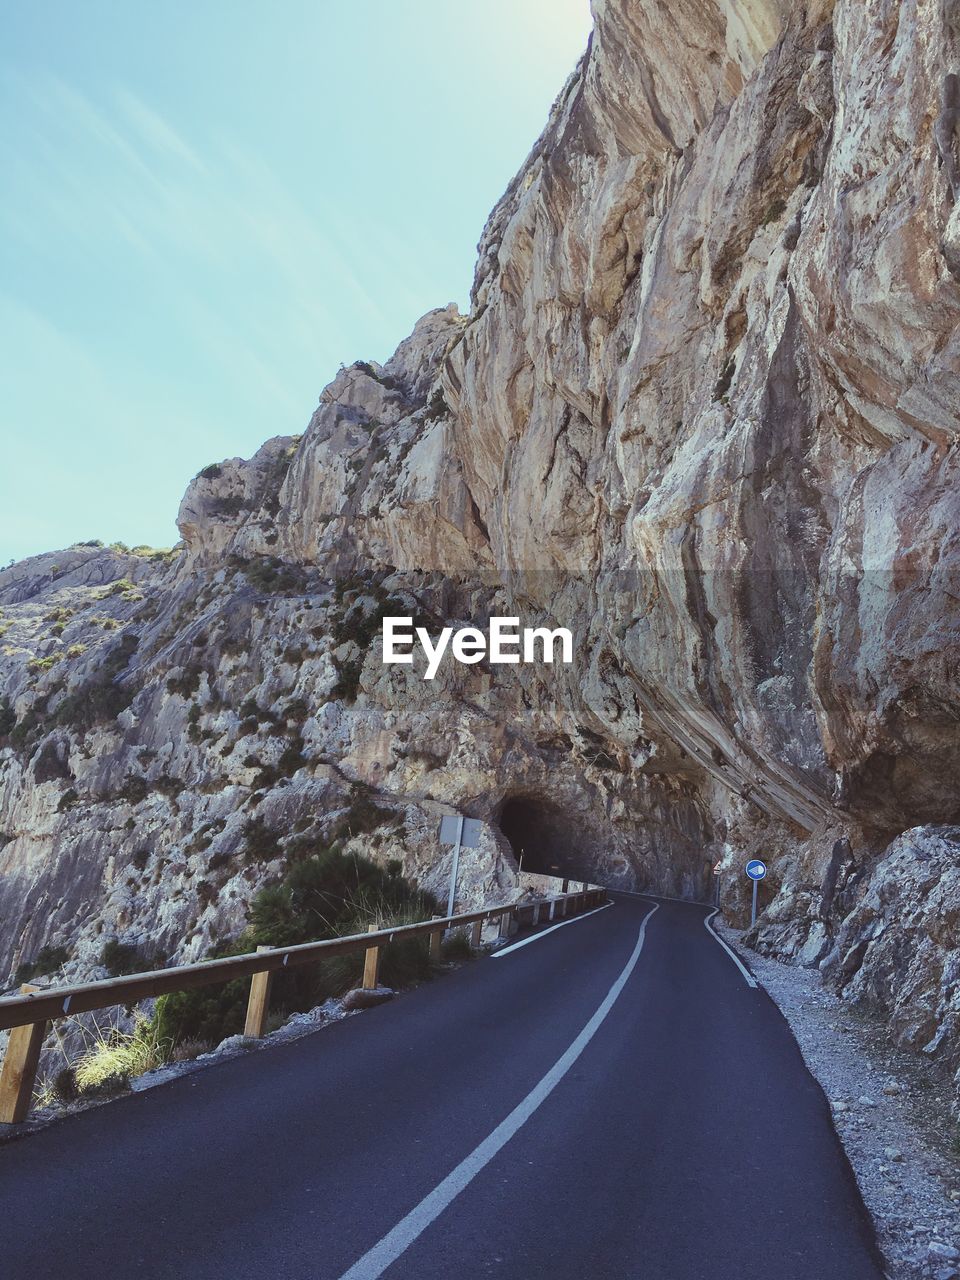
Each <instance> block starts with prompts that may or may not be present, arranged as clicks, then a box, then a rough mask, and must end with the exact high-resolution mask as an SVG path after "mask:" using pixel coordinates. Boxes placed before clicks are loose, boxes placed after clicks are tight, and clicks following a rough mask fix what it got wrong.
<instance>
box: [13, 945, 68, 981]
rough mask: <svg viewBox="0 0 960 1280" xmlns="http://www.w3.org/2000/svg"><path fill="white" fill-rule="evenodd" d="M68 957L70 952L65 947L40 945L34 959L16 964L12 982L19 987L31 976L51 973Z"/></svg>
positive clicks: (37, 976) (65, 961)
mask: <svg viewBox="0 0 960 1280" xmlns="http://www.w3.org/2000/svg"><path fill="white" fill-rule="evenodd" d="M69 959H70V952H69V951H68V950H67V948H66V947H51V946H46V947H41V948H40V950H39V951H38V952H37V955H36V958H35V959H33V960H25V961H23V963H22V964H20V965H18V967H17V970H16V972H15V973H14V975H13V981H14V984H15V985H16V986H18V987H19V986H20V984H21V983H23V982H30V981H31V980H32V979H33V978H39V977H42V976H43V975H44V974H47V973H53V972H54V971H55V970H57V969H59V968H60V967H61V965H65V964H66V963H67V961H68V960H69Z"/></svg>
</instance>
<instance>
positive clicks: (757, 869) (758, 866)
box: [745, 858, 767, 880]
mask: <svg viewBox="0 0 960 1280" xmlns="http://www.w3.org/2000/svg"><path fill="white" fill-rule="evenodd" d="M745 870H746V873H747V875H748V876H749V877H750V879H751V880H762V879H763V877H764V876H765V875H766V874H767V864H766V863H765V862H761V861H760V859H759V858H752V859H751V860H750V862H748V863H747V865H746V868H745Z"/></svg>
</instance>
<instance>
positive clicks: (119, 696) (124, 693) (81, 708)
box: [56, 631, 139, 733]
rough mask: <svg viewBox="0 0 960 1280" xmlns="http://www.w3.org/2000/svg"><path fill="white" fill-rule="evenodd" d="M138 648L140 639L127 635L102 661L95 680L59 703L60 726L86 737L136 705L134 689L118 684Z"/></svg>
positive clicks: (58, 719)
mask: <svg viewBox="0 0 960 1280" xmlns="http://www.w3.org/2000/svg"><path fill="white" fill-rule="evenodd" d="M138 644H139V640H138V638H137V637H136V636H135V635H133V634H132V633H131V632H129V631H126V632H124V634H123V635H122V636H121V637H120V639H119V640H118V642H117V643H116V644H115V645H114V646H113V648H112V649H110V650H109V651H108V652H107V654H106V656H105V657H104V659H103V662H102V664H101V666H100V670H99V672H98V673H97V675H96V676H94V677H93V679H91V680H88V681H87V682H86V683H84V684H82V685H80V686H79V687H78V688H76V689H75V690H74V691H73V692H72V693H69V694H67V696H66V697H65V698H64V699H63V701H62V702H61V703H60V705H59V707H58V708H57V713H56V719H57V723H58V724H61V725H65V726H67V727H69V728H73V729H75V730H76V731H77V732H78V733H85V732H86V731H87V730H88V729H92V728H93V726H94V725H95V724H98V723H100V722H101V721H105V720H115V719H116V718H117V716H118V715H119V714H120V712H121V711H125V710H126V709H127V707H129V705H130V703H131V702H132V701H133V697H134V693H135V692H136V690H135V689H132V688H130V687H129V686H126V685H123V684H121V683H120V682H119V680H120V674H121V672H122V671H123V670H124V668H125V667H126V666H127V664H128V663H129V661H130V658H131V657H132V655H133V653H134V651H135V650H136V648H137V645H138Z"/></svg>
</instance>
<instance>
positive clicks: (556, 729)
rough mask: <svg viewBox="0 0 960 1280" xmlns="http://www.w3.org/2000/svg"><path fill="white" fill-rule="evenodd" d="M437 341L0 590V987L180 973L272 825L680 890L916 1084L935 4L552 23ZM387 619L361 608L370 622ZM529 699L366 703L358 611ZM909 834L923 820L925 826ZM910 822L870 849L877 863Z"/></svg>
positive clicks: (736, 9)
mask: <svg viewBox="0 0 960 1280" xmlns="http://www.w3.org/2000/svg"><path fill="white" fill-rule="evenodd" d="M594 13H595V31H594V34H593V36H592V39H591V42H590V46H589V48H588V50H587V52H586V53H585V55H584V57H583V59H582V61H581V63H580V65H579V66H578V68H577V69H576V71H575V72H574V74H573V75H572V76H571V78H570V80H569V81H568V83H567V85H566V86H565V87H564V89H563V91H562V92H561V94H560V96H559V98H558V99H557V102H556V104H555V105H554V108H553V111H552V114H551V117H550V120H549V122H548V124H547V127H546V129H545V131H544V133H543V135H542V137H541V138H540V139H539V141H538V142H537V143H536V145H535V146H534V148H533V150H532V151H531V153H530V156H529V157H528V159H527V161H526V163H525V164H524V166H523V168H522V169H521V171H520V173H519V174H518V175H517V177H516V178H515V179H514V181H513V182H512V183H511V185H510V187H509V189H508V190H507V192H506V193H505V195H504V196H503V198H502V199H501V201H500V203H499V204H498V205H497V207H496V208H495V209H494V211H493V213H492V214H491V216H490V218H489V221H488V223H487V226H486V228H485V229H484V232H483V236H482V238H481V241H480V245H479V260H478V265H477V270H476V277H475V283H474V288H473V293H472V298H471V306H470V310H469V314H467V315H466V316H461V315H460V314H458V312H457V309H456V308H455V307H448V308H445V309H441V310H437V311H434V312H431V313H430V314H429V315H427V316H425V317H424V318H423V319H422V320H421V321H420V322H419V323H418V325H417V326H416V328H415V329H414V332H413V334H412V335H411V336H410V338H408V339H407V340H406V341H405V342H404V343H402V344H401V346H400V347H399V349H398V351H397V352H396V354H395V355H394V356H393V358H392V359H391V360H390V361H389V362H388V363H387V364H386V365H384V366H379V365H376V364H371V363H366V362H359V363H357V364H355V365H353V366H351V367H350V368H345V369H341V370H340V372H339V373H338V374H337V376H336V377H335V378H334V380H333V382H331V383H330V384H329V386H328V387H327V388H326V389H325V390H324V392H323V393H322V395H321V398H320V404H319V407H318V408H317V410H316V412H315V413H314V415H313V417H312V418H311V420H310V422H309V424H308V426H307V428H306V431H305V432H304V433H303V435H302V436H291V437H282V438H278V439H274V440H271V441H269V442H268V443H267V444H265V445H264V446H263V448H262V449H261V450H260V451H259V453H257V455H256V456H255V457H254V458H253V459H251V460H249V461H242V460H240V459H232V460H230V461H228V462H224V463H221V464H217V465H212V466H210V467H208V468H206V469H205V470H204V471H203V472H201V474H200V475H199V476H198V477H197V478H196V479H195V480H194V481H193V482H192V484H191V485H190V487H189V489H188V491H187V494H186V496H185V498H184V500H183V503H182V506H181V509H180V516H179V524H180V529H181V533H182V536H183V543H182V545H181V547H180V548H179V549H178V550H177V551H176V552H174V553H171V554H170V555H167V556H162V557H159V556H153V557H151V556H149V555H147V554H146V553H144V552H143V551H140V552H139V553H137V552H133V553H131V552H127V551H126V550H125V549H122V548H121V549H103V548H98V547H86V548H84V547H74V548H71V549H70V550H68V551H65V552H60V553H57V554H56V555H52V556H42V557H38V558H35V559H34V560H31V561H27V562H24V563H23V564H20V565H16V566H14V567H12V568H11V569H8V570H7V571H5V572H3V573H0V608H2V619H0V631H3V632H4V633H5V634H4V635H3V637H2V639H0V689H2V690H4V691H5V696H6V699H7V701H6V703H5V704H3V705H4V706H5V707H6V708H7V709H6V710H5V711H3V712H0V729H2V731H3V733H4V737H3V738H2V739H0V741H2V742H4V743H5V744H6V745H5V746H4V747H3V749H2V750H0V785H2V798H0V832H2V834H0V846H2V847H0V918H2V920H3V922H4V927H3V930H2V935H0V969H4V968H7V967H11V966H14V965H15V964H16V963H18V961H20V960H22V959H24V958H29V957H31V956H33V955H34V954H35V953H36V951H37V950H38V949H39V948H40V947H41V946H42V945H44V944H48V945H56V944H64V945H66V946H67V947H68V948H69V950H70V953H71V955H72V956H73V959H72V961H71V962H70V963H71V964H72V965H73V966H74V967H75V969H76V970H77V971H83V972H86V971H88V970H89V969H90V967H91V966H92V965H93V964H94V963H95V961H96V956H97V951H98V946H99V945H100V944H101V943H102V939H103V937H104V936H121V937H123V938H124V939H127V940H129V939H132V940H134V941H137V940H143V941H146V940H148V939H149V940H150V941H151V944H152V945H155V946H159V947H160V949H161V950H162V951H163V952H164V954H165V955H167V956H169V957H173V956H176V957H178V958H186V957H192V956H194V955H196V954H200V953H202V951H203V950H204V949H205V947H206V946H207V945H208V944H209V942H210V940H211V939H212V938H213V937H215V936H216V935H217V934H223V933H228V932H230V931H233V930H235V929H236V928H237V927H239V924H240V923H241V922H242V918H243V911H244V904H245V902H246V901H247V900H248V899H249V896H250V893H251V892H252V891H253V889H254V888H255V887H256V886H257V885H258V884H260V883H262V881H263V880H264V879H265V878H269V877H270V875H271V874H275V872H276V869H277V867H279V866H280V865H282V859H283V857H284V856H285V851H286V850H287V847H288V845H289V843H290V842H291V841H292V840H295V839H296V838H297V836H298V835H300V834H302V833H304V832H316V833H319V834H321V835H322V836H323V837H324V838H327V837H330V836H332V835H333V834H340V835H341V836H344V837H346V838H350V839H353V840H356V841H359V842H361V843H362V844H363V845H364V847H366V848H369V849H372V850H373V851H374V853H375V854H376V855H377V856H381V857H399V858H402V859H403V860H404V862H405V865H406V867H407V869H408V871H410V872H411V873H412V874H414V875H416V876H417V877H418V878H419V879H421V880H422V881H423V882H425V883H427V884H428V885H430V886H431V887H438V886H439V885H440V884H441V883H442V879H443V874H444V867H443V865H442V864H441V863H440V861H439V858H438V850H437V846H436V842H435V837H434V830H435V819H436V815H437V814H438V813H439V812H441V811H443V810H444V809H449V808H451V807H453V808H458V809H462V810H464V811H466V812H469V813H471V814H474V815H475V816H477V817H480V818H482V819H484V820H485V821H486V823H487V824H488V825H487V831H486V836H485V844H484V847H483V848H482V849H481V851H480V852H479V854H478V855H477V857H476V858H475V859H474V861H473V862H472V863H471V864H470V869H468V872H467V875H468V881H467V882H465V888H464V894H465V897H467V898H469V896H470V895H474V898H477V897H479V896H481V895H482V894H484V893H494V892H507V891H510V890H511V887H512V886H514V885H515V883H516V862H515V860H516V859H517V858H519V856H520V854H521V851H522V852H523V853H524V856H525V857H527V859H528V862H527V865H528V867H530V869H532V870H539V871H544V870H550V869H557V870H560V871H561V872H566V871H570V872H572V873H574V874H582V875H585V876H592V877H596V878H597V879H598V880H600V881H602V882H604V883H607V884H610V885H613V886H623V887H635V888H652V889H654V890H659V891H662V892H666V893H671V894H684V895H688V896H705V895H707V894H708V893H709V892H711V891H712V877H711V875H710V868H711V864H712V863H714V862H715V861H717V860H718V859H719V860H721V861H722V862H723V863H724V866H725V868H726V872H727V874H725V875H724V876H723V878H722V879H723V892H724V897H725V901H726V903H727V905H728V907H729V909H730V911H731V912H732V913H733V914H734V915H739V916H741V918H742V911H743V904H744V902H745V895H746V889H745V887H744V884H743V883H742V882H743V877H742V875H741V874H740V868H741V865H742V862H743V860H744V858H745V857H746V856H749V855H753V854H760V855H762V856H764V857H765V859H766V860H767V861H768V863H769V865H770V868H771V877H770V879H769V880H768V881H767V884H766V885H765V887H764V893H765V903H764V905H765V907H766V910H765V912H764V915H763V917H762V918H761V920H760V922H759V924H758V927H757V929H756V931H755V932H754V934H753V935H752V937H753V940H754V942H755V944H756V945H758V946H760V947H762V948H764V949H765V950H768V951H771V952H774V953H776V954H781V955H788V956H796V957H798V958H799V959H801V960H802V961H803V962H805V963H809V964H818V965H821V966H822V967H823V969H824V971H825V973H826V974H827V975H828V976H829V977H830V978H831V980H833V981H835V982H837V983H838V984H839V985H840V987H841V988H842V989H843V990H844V991H845V992H846V993H847V994H848V995H849V997H850V998H851V999H858V1000H866V1001H869V1002H870V1003H871V1004H873V1005H875V1006H876V1007H878V1008H879V1009H880V1010H881V1011H882V1012H884V1013H885V1014H887V1015H889V1017H890V1020H891V1026H892V1028H893V1030H894V1033H895V1034H896V1035H897V1036H899V1037H901V1038H904V1039H907V1040H909V1041H910V1043H912V1044H915V1045H916V1046H917V1047H918V1048H921V1049H924V1050H926V1051H927V1052H929V1053H930V1054H931V1055H934V1056H939V1057H941V1058H943V1060H944V1061H945V1062H947V1063H949V1064H950V1065H951V1066H953V1065H960V1062H958V1053H960V1024H958V1022H957V1010H956V985H957V964H958V960H957V955H958V947H960V924H958V915H960V913H958V907H957V891H956V890H957V875H958V872H960V853H958V849H960V844H958V838H960V825H956V824H960V791H958V787H957V781H956V779H957V777H958V769H960V689H958V680H957V677H958V661H960V643H958V642H960V580H958V573H957V569H958V563H960V524H958V518H957V517H958V511H960V498H958V487H957V486H958V479H960V450H958V448H957V440H958V435H960V394H958V392H960V338H958V334H960V327H958V319H960V212H958V207H957V205H956V204H955V197H956V195H957V194H958V192H960V182H958V177H957V175H958V172H960V168H958V166H960V157H958V146H960V139H958V136H957V133H958V125H960V105H958V103H960V91H958V89H957V84H958V82H957V80H956V78H955V76H956V74H957V72H958V71H960V7H958V6H957V4H955V3H954V0H888V2H886V0H885V2H882V3H877V4H870V5H864V4H862V3H861V0H836V3H833V2H832V0H808V2H807V3H802V2H800V0H744V3H741V4H737V5H731V4H729V3H727V0H676V3H671V4H670V5H668V6H667V5H662V4H660V3H658V2H656V0H595V4H594ZM401 606H402V607H401ZM394 611H398V612H401V613H410V614H413V615H415V616H417V617H418V619H420V620H421V622H422V623H423V624H424V625H427V626H428V627H432V628H437V627H439V626H441V625H447V624H450V623H455V622H458V621H459V622H463V623H468V622H482V621H483V620H484V619H485V618H487V617H488V616H489V615H491V614H496V613H500V614H511V615H514V614H515V615H518V616H520V617H521V618H522V619H523V621H524V622H525V623H526V624H528V625H538V624H541V623H545V622H549V623H550V624H551V625H564V626H568V627H570V628H571V629H572V630H573V632H574V634H575V636H576V640H577V651H576V660H575V662H574V663H573V664H572V665H571V666H570V667H562V666H556V667H545V666H540V667H536V668H527V667H517V668H511V667H496V668H494V667H489V666H486V665H485V664H481V665H478V666H473V667H458V666H456V665H451V664H447V665H445V667H444V668H443V670H442V673H441V676H440V677H439V678H438V680H437V681H436V682H434V683H433V684H426V683H425V682H423V681H422V680H421V679H420V675H419V674H418V673H417V672H416V671H412V670H411V669H410V668H400V667H384V666H383V665H382V663H381V661H380V655H379V649H378V642H377V636H378V634H379V621H380V618H381V617H382V615H383V614H384V612H387V613H389V612H394ZM951 824H954V825H953V826H951ZM904 833H906V834H904Z"/></svg>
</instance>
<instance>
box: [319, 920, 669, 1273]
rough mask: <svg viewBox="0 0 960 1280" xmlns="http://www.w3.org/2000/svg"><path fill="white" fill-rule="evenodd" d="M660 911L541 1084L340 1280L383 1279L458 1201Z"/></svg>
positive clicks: (555, 1071)
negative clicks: (399, 1259) (384, 1274)
mask: <svg viewBox="0 0 960 1280" xmlns="http://www.w3.org/2000/svg"><path fill="white" fill-rule="evenodd" d="M659 910H660V908H659V906H654V907H653V908H652V909H651V910H650V911H648V912H647V914H646V915H645V916H644V917H643V921H642V923H641V925H640V932H639V934H638V935H637V945H636V946H635V947H634V949H633V954H632V955H631V957H630V959H629V960H628V961H627V963H626V964H625V965H624V967H623V970H622V971H621V973H620V976H619V977H618V978H617V980H616V981H615V982H614V984H613V986H612V987H611V988H610V990H609V991H608V992H607V994H606V996H605V997H604V1000H603V1003H602V1004H601V1005H600V1007H599V1008H598V1009H597V1011H596V1013H595V1014H594V1015H593V1017H592V1018H591V1019H590V1021H589V1022H588V1023H587V1025H586V1026H585V1027H584V1028H583V1030H582V1031H581V1032H580V1034H579V1035H578V1036H577V1038H576V1040H574V1042H573V1044H571V1046H570V1048H569V1049H567V1051H566V1052H565V1053H564V1054H563V1056H562V1057H560V1058H558V1059H557V1061H556V1062H555V1063H554V1065H553V1066H552V1067H551V1068H550V1070H549V1071H548V1072H547V1074H546V1075H545V1076H544V1077H543V1079H542V1080H540V1082H539V1083H538V1084H536V1085H534V1087H533V1088H532V1089H531V1090H530V1092H529V1093H528V1094H527V1096H526V1097H525V1098H524V1100H523V1101H522V1102H521V1103H520V1104H519V1106H517V1107H515V1108H514V1109H513V1111H511V1112H510V1114H509V1115H508V1116H507V1118H506V1119H505V1120H503V1121H501V1123H500V1124H498V1125H497V1127H496V1129H494V1131H493V1133H491V1134H490V1136H489V1137H487V1138H484V1140H483V1142H481V1143H480V1145H479V1146H478V1147H474V1149H473V1151H471V1152H470V1154H469V1155H468V1156H467V1157H466V1159H465V1160H461V1162H460V1163H459V1164H458V1165H457V1167H456V1168H455V1169H454V1170H453V1172H452V1173H448V1174H447V1176H446V1177H445V1178H444V1180H443V1181H442V1182H441V1183H440V1184H439V1186H437V1187H435V1188H434V1190H433V1191H431V1192H430V1194H429V1195H428V1196H425V1197H424V1199H423V1200H421V1201H420V1203H419V1204H418V1205H417V1206H416V1208H415V1209H411V1211H410V1212H409V1213H408V1214H407V1216H406V1217H405V1218H401V1219H400V1221H399V1222H398V1223H397V1225H396V1226H395V1227H394V1228H393V1230H392V1231H389V1232H387V1234H386V1235H385V1236H384V1237H383V1239H382V1240H381V1241H380V1242H379V1244H375V1245H374V1246H373V1248H372V1249H370V1250H369V1251H368V1252H367V1253H365V1254H364V1255H363V1257H362V1258H360V1259H358V1260H357V1261H356V1262H355V1263H354V1264H353V1266H352V1267H351V1268H350V1270H349V1271H345V1272H344V1273H343V1275H342V1276H341V1277H340V1280H378V1277H379V1276H382V1275H383V1273H384V1272H385V1271H386V1270H387V1268H388V1267H390V1266H392V1265H393V1263H394V1262H396V1260H397V1259H398V1258H399V1257H400V1255H401V1254H403V1253H405V1252H406V1251H407V1249H409V1248H410V1246H411V1245H412V1244H413V1243H414V1241H416V1240H417V1239H418V1238H419V1237H420V1236H421V1235H422V1234H423V1233H424V1231H426V1229H427V1227H429V1226H430V1224H431V1223H432V1222H434V1221H435V1220H436V1219H437V1218H438V1217H439V1216H440V1214H441V1213H443V1211H444V1209H446V1207H447V1206H448V1205H449V1204H451V1203H452V1201H453V1200H455V1199H456V1197H457V1196H458V1195H459V1194H460V1192H461V1191H464V1190H465V1189H466V1188H467V1187H468V1186H469V1184H470V1183H471V1182H472V1181H473V1179H474V1178H475V1177H476V1176H477V1174H478V1173H480V1172H481V1170H483V1169H484V1168H485V1167H486V1166H487V1165H488V1164H489V1163H490V1161H491V1160H492V1159H493V1158H494V1156H495V1155H497V1153H498V1152H499V1151H501V1150H502V1148H503V1147H505V1146H506V1145H507V1143H508V1142H509V1141H510V1139H511V1138H512V1137H513V1135H514V1134H515V1133H516V1132H517V1130H518V1129H520V1128H521V1127H522V1126H523V1125H524V1124H526V1122H527V1121H528V1120H529V1119H530V1117H531V1116H532V1115H533V1114H534V1112H535V1111H536V1110H537V1108H538V1107H539V1106H540V1105H541V1104H542V1103H543V1102H545V1101H546V1099H547V1098H548V1097H549V1096H550V1094H551V1093H552V1092H553V1091H554V1089H555V1088H556V1087H557V1085H558V1084H559V1083H560V1081H561V1080H562V1079H563V1077H564V1076H565V1075H566V1074H567V1072H568V1071H569V1070H570V1068H571V1067H572V1066H573V1064H574V1063H575V1062H576V1061H577V1059H578V1058H579V1057H580V1055H581V1054H582V1053H583V1051H584V1049H586V1047H587V1045H588V1044H589V1043H590V1041H591V1040H592V1039H593V1037H594V1036H595V1035H596V1034H597V1032H598V1031H599V1029H600V1026H601V1024H602V1023H603V1021H604V1019H605V1018H606V1016H607V1014H608V1013H609V1012H610V1010H611V1009H612V1008H613V1006H614V1003H615V1002H616V999H617V997H618V996H619V995H620V992H621V991H622V990H623V988H624V987H625V986H626V985H627V981H628V979H629V978H630V975H631V974H632V973H633V971H634V969H635V968H636V967H637V961H638V960H639V959H640V952H641V951H642V950H643V942H644V938H645V937H646V933H647V921H648V920H649V919H650V917H651V916H652V915H653V914H654V912H656V911H659ZM581 918H582V917H581Z"/></svg>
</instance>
